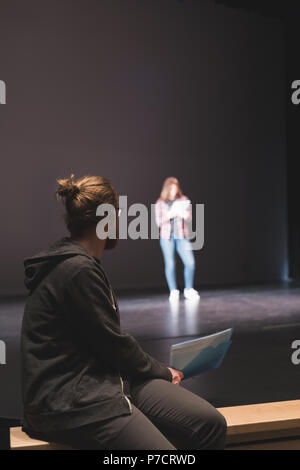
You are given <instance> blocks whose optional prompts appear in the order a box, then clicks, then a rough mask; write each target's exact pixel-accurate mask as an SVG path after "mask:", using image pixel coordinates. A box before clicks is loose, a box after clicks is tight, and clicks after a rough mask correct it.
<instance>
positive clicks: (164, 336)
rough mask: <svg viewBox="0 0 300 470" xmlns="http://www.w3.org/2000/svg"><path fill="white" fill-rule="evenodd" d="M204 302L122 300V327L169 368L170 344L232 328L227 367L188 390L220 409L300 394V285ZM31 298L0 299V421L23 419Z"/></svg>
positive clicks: (205, 297) (155, 296)
mask: <svg viewBox="0 0 300 470" xmlns="http://www.w3.org/2000/svg"><path fill="white" fill-rule="evenodd" d="M200 294H201V299H200V301H199V302H191V301H187V300H184V299H181V300H180V301H179V302H178V303H177V304H170V302H169V300H168V296H167V294H166V293H161V292H155V291H145V292H141V291H139V292H134V293H124V292H123V293H120V294H119V295H118V299H119V307H120V314H121V323H122V329H123V330H124V331H126V332H128V333H130V334H131V335H133V336H135V337H136V338H137V339H138V341H139V342H140V344H141V345H142V347H143V348H144V349H145V351H147V352H148V353H150V354H152V355H153V356H154V357H156V358H157V359H159V360H160V361H162V362H164V363H166V364H168V363H169V350H170V345H171V344H173V343H177V342H181V341H185V340H188V339H193V338H196V337H199V336H204V335H206V334H210V333H213V332H216V331H220V330H222V329H225V328H229V327H233V328H234V333H233V338H232V339H233V343H232V345H231V347H230V349H229V351H228V353H227V356H226V358H225V360H224V362H223V364H222V366H221V367H220V368H219V369H218V370H215V371H211V372H207V373H204V374H202V375H201V376H199V377H197V378H191V379H187V380H186V381H183V382H182V386H183V387H186V388H187V389H189V390H191V391H193V392H194V393H197V394H199V395H201V396H202V397H203V398H205V399H207V400H208V401H210V402H211V403H212V404H214V405H215V406H216V407H221V406H222V407H223V406H232V405H241V404H250V403H262V402H269V401H281V400H292V399H297V398H299V397H300V365H298V366H296V365H293V364H292V361H291V355H292V352H293V350H292V348H291V345H292V342H293V341H294V340H296V339H299V340H300V287H299V286H297V285H292V284H280V285H260V286H252V287H239V288H226V289H225V288H224V289H207V290H203V291H201V292H200ZM23 305H24V299H22V298H18V299H13V298H10V299H2V300H0V339H2V340H4V341H5V342H6V344H7V364H6V365H2V366H0V383H1V389H0V417H8V418H18V417H19V416H20V413H21V407H20V401H21V400H20V382H19V376H20V367H19V334H20V327H21V320H22V313H23Z"/></svg>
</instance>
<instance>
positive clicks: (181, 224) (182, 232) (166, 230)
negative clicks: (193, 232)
mask: <svg viewBox="0 0 300 470" xmlns="http://www.w3.org/2000/svg"><path fill="white" fill-rule="evenodd" d="M187 199H188V197H186V196H183V195H182V196H181V197H178V198H177V199H176V201H186V200H187ZM169 210H170V207H169V206H168V204H167V203H166V202H165V201H163V200H162V199H158V200H157V201H156V203H155V220H156V224H157V225H158V227H159V229H160V231H159V233H160V237H161V238H167V239H169V238H170V235H171V222H170V219H169V218H168V215H167V214H168V212H169ZM191 216H192V215H191V208H189V209H188V217H187V218H186V219H184V218H182V217H175V221H174V227H175V226H176V228H175V233H176V235H177V238H186V237H188V233H189V232H188V226H187V224H186V222H187V221H189V220H191Z"/></svg>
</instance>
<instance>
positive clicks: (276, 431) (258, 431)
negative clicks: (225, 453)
mask: <svg viewBox="0 0 300 470" xmlns="http://www.w3.org/2000/svg"><path fill="white" fill-rule="evenodd" d="M219 411H220V413H222V414H223V416H224V417H225V419H226V421H227V426H228V428H227V448H235V449H238V448H242V447H243V448H249V449H250V448H255V449H257V448H263V447H262V446H275V447H274V448H281V447H278V446H279V440H280V441H281V445H282V446H286V447H283V448H292V447H289V446H299V443H300V400H291V401H281V402H274V403H260V404H255V405H242V406H231V407H224V408H219ZM10 436H11V448H12V449H14V450H18V449H20V450H21V449H22V450H24V449H39V450H46V449H47V450H51V449H61V450H66V449H70V447H67V446H63V445H59V444H54V443H48V442H43V441H38V440H35V439H31V438H30V437H28V436H27V435H26V434H25V433H23V432H22V430H21V428H20V427H18V428H17V427H16V428H11V433H10ZM291 438H293V439H291ZM297 438H298V439H297ZM274 439H277V441H275V440H274ZM271 440H273V441H272V442H271ZM242 443H244V444H243V446H238V445H236V444H242ZM234 444H235V445H234ZM296 448H297V449H298V447H296Z"/></svg>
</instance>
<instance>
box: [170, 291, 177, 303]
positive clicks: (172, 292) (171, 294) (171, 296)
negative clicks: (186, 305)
mask: <svg viewBox="0 0 300 470" xmlns="http://www.w3.org/2000/svg"><path fill="white" fill-rule="evenodd" d="M169 300H171V301H172V300H179V290H178V289H172V290H171V292H170V295H169Z"/></svg>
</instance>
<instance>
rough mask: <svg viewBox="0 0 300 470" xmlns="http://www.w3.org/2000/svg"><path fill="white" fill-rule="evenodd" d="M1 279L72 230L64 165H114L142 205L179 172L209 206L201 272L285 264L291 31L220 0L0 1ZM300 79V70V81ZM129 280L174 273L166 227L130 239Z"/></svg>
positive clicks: (276, 272)
mask: <svg viewBox="0 0 300 470" xmlns="http://www.w3.org/2000/svg"><path fill="white" fill-rule="evenodd" d="M0 10H1V11H0V79H2V80H5V82H6V84H7V104H6V105H5V106H0V155H1V183H0V188H1V189H0V191H1V207H0V209H1V244H0V259H1V274H0V293H2V294H14V293H22V292H23V291H24V288H23V271H22V260H23V258H24V257H26V256H29V255H31V254H33V253H35V252H37V251H39V250H41V249H43V248H45V247H46V246H47V245H48V244H49V243H51V242H52V241H54V240H55V239H57V238H58V237H60V236H62V235H64V234H65V233H66V232H65V229H64V224H63V221H62V212H63V211H62V208H61V207H60V205H59V204H58V203H57V202H56V201H55V199H54V195H53V194H54V191H55V188H56V183H55V181H56V178H57V177H63V176H67V175H69V174H70V173H71V172H72V173H75V176H81V175H84V174H100V175H103V176H107V177H108V178H110V179H111V180H112V182H113V183H114V185H115V187H116V189H117V191H118V192H119V193H120V194H127V195H128V199H129V203H133V202H143V203H146V204H148V205H150V204H151V203H153V202H155V200H156V199H157V197H158V195H159V192H160V189H161V184H162V182H163V180H164V178H165V177H167V176H176V177H178V178H179V180H180V182H181V185H182V188H183V191H184V193H185V194H187V195H188V196H189V197H190V198H191V200H192V202H193V203H204V204H205V246H204V248H203V249H202V250H201V251H199V252H196V261H197V272H196V285H197V286H204V285H220V284H233V283H252V282H257V281H273V280H279V279H284V278H286V276H287V274H288V261H287V239H288V233H287V226H288V225H287V196H288V193H287V186H286V181H287V172H286V169H287V161H286V148H287V145H286V99H287V96H286V90H287V89H286V75H285V60H286V58H285V53H284V41H285V29H284V25H283V22H282V20H281V19H280V18H277V17H269V16H262V15H260V14H259V13H257V12H255V11H244V10H241V9H234V8H227V7H226V6H224V5H222V4H218V3H214V2H212V1H209V0H207V1H199V0H185V1H184V2H177V1H176V0H143V1H140V0H126V1H124V0H113V1H112V0H97V1H94V0H63V1H61V0H43V1H40V0H26V2H21V1H16V0H1V1H0ZM297 78H299V77H294V78H293V79H297ZM103 263H104V266H105V268H106V270H107V272H108V274H109V276H110V278H111V280H112V282H113V284H114V285H115V286H116V287H118V288H122V287H131V288H132V287H134V288H139V287H145V286H147V287H156V286H165V281H164V275H163V269H162V268H163V266H162V258H161V253H160V248H159V243H158V241H155V240H154V241H151V240H146V241H131V240H128V241H122V242H120V244H119V247H118V249H117V250H115V251H114V252H111V253H106V254H105V256H104V259H103Z"/></svg>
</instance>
